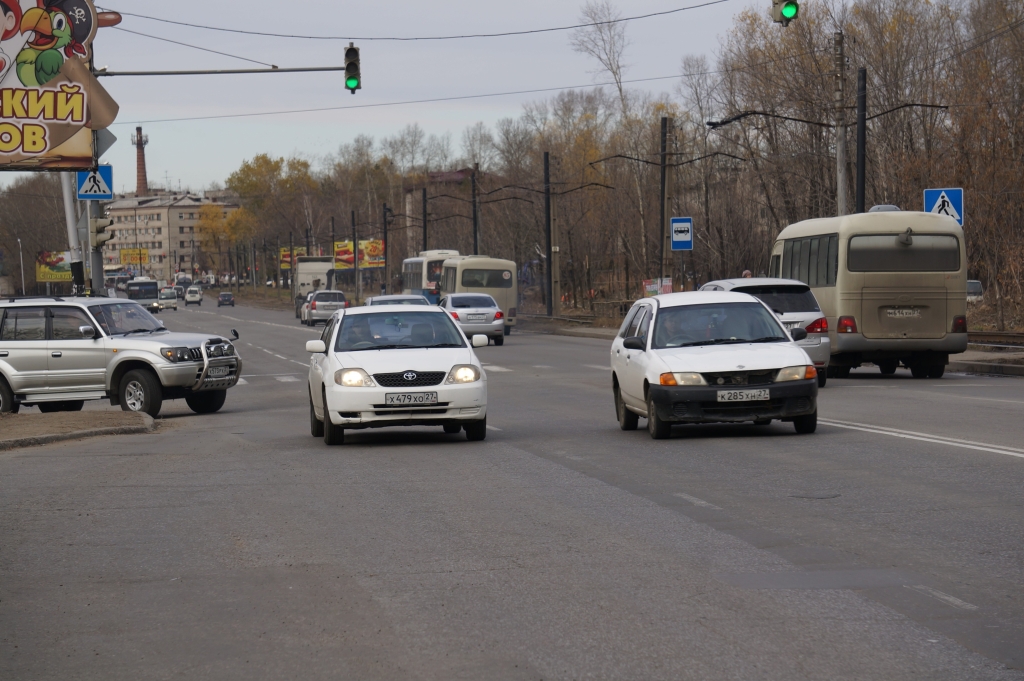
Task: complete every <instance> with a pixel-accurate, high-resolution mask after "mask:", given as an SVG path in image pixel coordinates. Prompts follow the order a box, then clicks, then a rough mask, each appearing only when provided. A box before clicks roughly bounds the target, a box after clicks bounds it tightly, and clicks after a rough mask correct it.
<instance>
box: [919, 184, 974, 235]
mask: <svg viewBox="0 0 1024 681" xmlns="http://www.w3.org/2000/svg"><path fill="white" fill-rule="evenodd" d="M924 212H925V213H937V214H939V215H948V216H949V217H951V218H953V219H954V220H956V221H957V222H959V223H960V226H961V227H963V226H964V190H963V189H960V188H949V189H925V190H924Z"/></svg>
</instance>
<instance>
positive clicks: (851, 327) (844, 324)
mask: <svg viewBox="0 0 1024 681" xmlns="http://www.w3.org/2000/svg"><path fill="white" fill-rule="evenodd" d="M836 333H857V320H856V319H854V318H853V317H840V318H839V324H838V325H837V327H836Z"/></svg>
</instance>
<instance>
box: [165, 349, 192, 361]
mask: <svg viewBox="0 0 1024 681" xmlns="http://www.w3.org/2000/svg"><path fill="white" fill-rule="evenodd" d="M160 354H161V355H163V357H164V359H166V360H168V361H170V362H188V361H191V359H192V357H191V355H189V352H188V348H160Z"/></svg>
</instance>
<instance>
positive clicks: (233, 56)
mask: <svg viewBox="0 0 1024 681" xmlns="http://www.w3.org/2000/svg"><path fill="white" fill-rule="evenodd" d="M113 28H114V30H117V31H123V32H124V33H131V34H133V35H138V36H142V37H143V38H151V39H153V40H160V41H162V42H165V43H173V44H175V45H181V46H183V47H190V48H192V49H193V50H202V51H203V52H212V53H213V54H219V55H221V56H224V57H231V58H232V59H241V60H242V61H247V62H251V63H253V64H259V65H260V66H269V67H270V68H272V69H276V68H277V66H275V65H274V64H268V63H267V62H263V61H257V60H255V59H249V58H248V57H240V56H238V55H237V54H230V53H228V52H220V51H218V50H211V49H210V48H208V47H200V46H198V45H190V44H189V43H183V42H181V41H179V40H171V39H170V38H161V37H160V36H158V35H150V34H149V33H142V32H140V31H133V30H131V29H128V28H121V27H120V26H114V27H113Z"/></svg>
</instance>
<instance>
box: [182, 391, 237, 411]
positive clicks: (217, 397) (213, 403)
mask: <svg viewBox="0 0 1024 681" xmlns="http://www.w3.org/2000/svg"><path fill="white" fill-rule="evenodd" d="M227 398H228V391H227V390H210V391H208V392H203V393H198V394H196V395H190V396H189V397H186V398H185V404H187V405H188V408H189V409H191V410H192V411H194V412H195V413H197V414H216V413H217V412H218V411H220V408H221V407H223V406H224V401H225V400H226V399H227Z"/></svg>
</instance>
